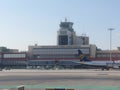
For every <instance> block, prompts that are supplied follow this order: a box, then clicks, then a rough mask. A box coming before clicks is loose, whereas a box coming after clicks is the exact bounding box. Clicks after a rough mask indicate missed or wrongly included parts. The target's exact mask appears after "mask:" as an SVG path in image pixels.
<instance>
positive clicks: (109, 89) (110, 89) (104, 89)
mask: <svg viewBox="0 0 120 90" xmlns="http://www.w3.org/2000/svg"><path fill="white" fill-rule="evenodd" d="M22 86H24V87H25V88H31V89H35V88H66V89H68V88H72V89H101V90H120V86H40V85H22ZM18 87H19V86H5V85H4V86H0V88H2V89H11V88H18Z"/></svg>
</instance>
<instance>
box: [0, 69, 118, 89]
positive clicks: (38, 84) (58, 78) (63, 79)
mask: <svg viewBox="0 0 120 90" xmlns="http://www.w3.org/2000/svg"><path fill="white" fill-rule="evenodd" d="M21 85H24V86H25V90H45V88H74V89H75V90H103V89H104V90H120V87H119V86H120V70H110V71H101V70H97V69H88V70H87V69H84V70H83V69H82V70H33V69H30V70H3V71H0V90H4V89H6V88H9V90H16V89H13V88H16V87H17V86H21ZM10 88H12V89H10Z"/></svg>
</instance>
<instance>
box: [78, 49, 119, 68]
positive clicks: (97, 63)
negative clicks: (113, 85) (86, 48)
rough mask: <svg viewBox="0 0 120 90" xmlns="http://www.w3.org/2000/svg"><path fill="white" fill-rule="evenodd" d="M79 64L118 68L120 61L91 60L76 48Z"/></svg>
mask: <svg viewBox="0 0 120 90" xmlns="http://www.w3.org/2000/svg"><path fill="white" fill-rule="evenodd" d="M78 55H79V57H80V62H77V63H80V64H81V65H85V66H91V67H95V68H101V69H102V70H104V69H106V70H109V69H110V68H114V69H120V61H92V60H89V59H88V58H87V57H85V56H84V55H83V53H82V51H81V50H78Z"/></svg>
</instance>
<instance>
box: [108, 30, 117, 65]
mask: <svg viewBox="0 0 120 90" xmlns="http://www.w3.org/2000/svg"><path fill="white" fill-rule="evenodd" d="M108 30H109V31H110V61H113V60H112V51H111V50H112V31H113V30H115V29H114V28H109V29H108ZM113 63H114V61H113Z"/></svg>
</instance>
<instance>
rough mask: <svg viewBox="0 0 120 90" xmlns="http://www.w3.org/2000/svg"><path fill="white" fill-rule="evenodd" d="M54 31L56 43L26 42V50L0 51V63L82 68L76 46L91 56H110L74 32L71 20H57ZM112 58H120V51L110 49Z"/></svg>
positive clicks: (95, 58) (31, 66) (5, 64)
mask: <svg viewBox="0 0 120 90" xmlns="http://www.w3.org/2000/svg"><path fill="white" fill-rule="evenodd" d="M59 26H60V29H59V30H58V31H57V45H53V46H51V45H48V46H41V45H37V44H35V45H33V46H28V51H27V52H17V50H14V51H13V52H12V51H10V52H1V53H0V66H1V67H2V68H8V69H9V68H45V69H50V68H51V69H53V68H56V67H58V68H82V65H80V64H79V63H77V62H79V61H80V59H79V55H78V50H81V51H82V52H83V54H84V55H85V56H86V57H88V58H90V59H91V60H109V57H110V56H109V55H110V51H109V50H100V49H97V47H96V45H93V44H89V37H88V36H86V35H85V34H84V35H81V36H77V35H76V32H75V31H74V29H73V27H72V26H73V22H68V21H67V20H66V19H65V21H64V22H61V23H60V25H59ZM112 59H113V60H120V51H119V50H117V51H112Z"/></svg>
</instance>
